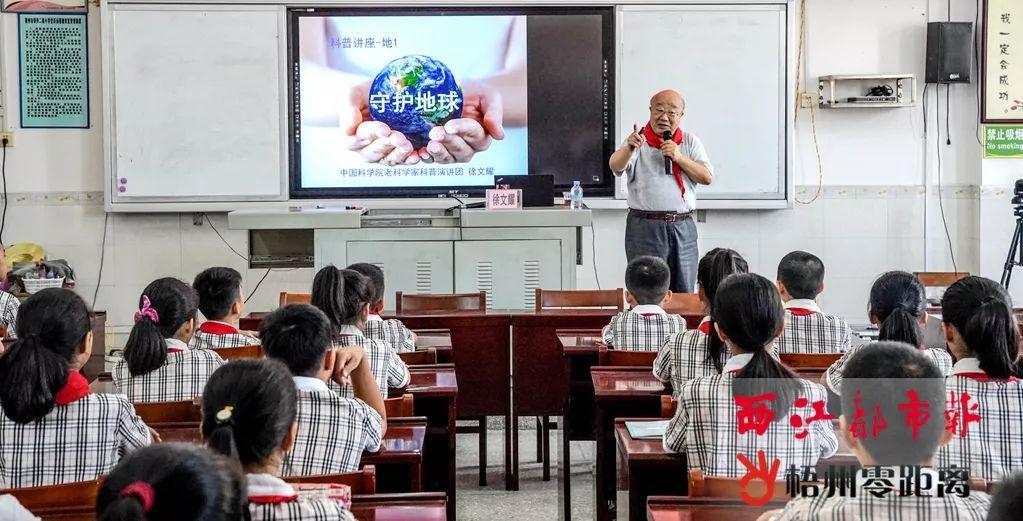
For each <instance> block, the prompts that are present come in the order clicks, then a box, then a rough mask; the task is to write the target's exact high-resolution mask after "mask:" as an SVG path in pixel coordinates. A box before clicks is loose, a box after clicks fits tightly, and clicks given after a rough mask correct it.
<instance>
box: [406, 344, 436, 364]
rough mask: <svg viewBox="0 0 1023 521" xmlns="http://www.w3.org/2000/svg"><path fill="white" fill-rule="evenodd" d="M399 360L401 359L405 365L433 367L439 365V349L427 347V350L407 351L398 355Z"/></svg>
mask: <svg viewBox="0 0 1023 521" xmlns="http://www.w3.org/2000/svg"><path fill="white" fill-rule="evenodd" d="M398 358H401V361H402V362H405V365H433V364H436V363H437V348H436V347H427V348H426V349H416V350H415V351H405V352H403V353H398Z"/></svg>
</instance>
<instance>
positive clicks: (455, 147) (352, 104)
mask: <svg viewBox="0 0 1023 521" xmlns="http://www.w3.org/2000/svg"><path fill="white" fill-rule="evenodd" d="M526 22H527V17H526V16H504V15H493V16H476V15H459V16H309V17H301V18H300V19H299V20H298V44H299V59H298V65H299V74H298V78H297V79H296V82H295V85H296V89H297V92H298V95H299V101H298V104H297V107H299V117H298V119H297V121H296V123H295V124H296V125H297V127H298V128H296V129H295V130H294V132H295V137H296V139H295V146H296V148H297V150H295V151H294V153H295V154H297V155H298V156H299V157H300V160H301V180H300V187H301V188H312V189H315V188H342V189H343V188H402V187H456V186H459V187H460V186H470V187H471V186H492V185H493V183H494V176H508V175H525V174H527V173H528V169H529V150H528V145H529V141H528V131H527V100H528V95H527V89H528V83H527V63H526V61H527V60H526V55H527V52H526Z"/></svg>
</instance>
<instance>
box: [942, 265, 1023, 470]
mask: <svg viewBox="0 0 1023 521" xmlns="http://www.w3.org/2000/svg"><path fill="white" fill-rule="evenodd" d="M941 315H942V321H943V324H942V329H943V331H944V334H945V341H946V342H947V343H948V347H949V349H950V350H951V351H952V355H953V356H955V357H956V360H958V361H957V362H956V363H955V365H953V366H952V375H951V376H949V377H948V378H946V379H945V387H946V391H945V399H946V400H947V401H948V402H949V404H947V405H946V408H948V409H952V410H953V411H955V412H956V413H957V414H958V420H959V421H958V424H957V425H956V428H955V432H953V433H952V434H953V437H952V441H951V442H949V443H948V444H947V445H945V446H943V447H941V449H939V451H938V462H939V464H940V465H939V466H941V467H946V466H949V465H957V466H959V467H966V468H968V469H969V470H970V477H977V478H983V479H986V480H989V481H1000V480H1002V479H1004V478H1006V477H1008V476H1009V475H1010V474H1012V473H1014V472H1018V471H1020V470H1023V433H1021V431H1020V429H1021V428H1023V382H1021V381H1020V380H1018V379H1017V378H1018V377H1020V376H1023V375H1021V374H1020V372H1019V370H1020V349H1019V345H1020V334H1019V328H1018V325H1017V323H1016V316H1015V314H1014V313H1013V311H1012V299H1010V298H1009V294H1008V292H1006V291H1005V288H1003V287H1002V286H1001V285H999V284H998V283H996V282H995V281H993V280H988V279H985V278H982V277H966V278H964V279H960V280H959V281H957V282H956V283H955V284H952V285H951V286H949V287H948V289H947V290H945V294H944V296H943V297H942V299H941ZM966 395H969V397H970V398H969V400H968V402H967V403H966V404H965V405H964V404H963V403H962V402H961V400H963V397H964V396H966ZM975 404H976V405H979V406H980V407H979V408H978V409H977V410H975V411H972V412H973V414H977V415H979V416H980V417H981V418H982V419H981V420H980V421H978V422H969V423H968V424H967V423H966V422H964V419H963V417H964V413H963V410H964V409H963V407H964V406H965V407H970V406H972V405H975ZM966 411H968V412H969V411H970V409H966Z"/></svg>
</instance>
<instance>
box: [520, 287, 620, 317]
mask: <svg viewBox="0 0 1023 521" xmlns="http://www.w3.org/2000/svg"><path fill="white" fill-rule="evenodd" d="M547 308H568V309H575V308H613V309H617V310H618V311H624V310H625V290H623V289H622V288H618V289H542V288H536V312H537V313H539V312H541V311H543V310H544V309H547Z"/></svg>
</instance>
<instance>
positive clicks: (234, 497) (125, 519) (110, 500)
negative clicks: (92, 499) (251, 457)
mask: <svg viewBox="0 0 1023 521" xmlns="http://www.w3.org/2000/svg"><path fill="white" fill-rule="evenodd" d="M244 483H245V477H244V476H243V475H242V473H241V470H240V469H239V468H238V464H237V463H233V462H231V461H229V460H227V459H226V458H224V457H223V456H220V455H217V454H214V453H212V452H210V451H209V450H208V449H205V448H203V447H197V446H195V445H185V444H181V443H164V444H160V445H151V446H149V447H143V448H141V449H139V450H136V451H134V452H132V453H130V454H128V455H127V456H125V457H124V458H123V459H122V460H121V461H120V462H119V463H118V464H117V466H116V467H114V469H113V470H112V471H111V472H110V474H108V475H107V476H106V477H105V478H104V479H103V484H102V485H101V486H100V489H99V492H98V494H97V495H96V515H97V519H98V520H99V521H145V520H148V519H153V520H155V519H168V520H170V519H174V520H179V521H239V520H242V519H246V518H247V512H248V497H247V494H246V492H245V490H246V487H245V484H244ZM140 486H141V487H143V488H145V487H148V488H149V489H151V490H152V492H153V494H152V498H153V503H152V505H151V506H150V508H149V511H148V512H145V511H144V509H143V502H142V501H143V497H142V496H141V495H140V494H139V493H132V491H133V489H137V488H138V487H140Z"/></svg>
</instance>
